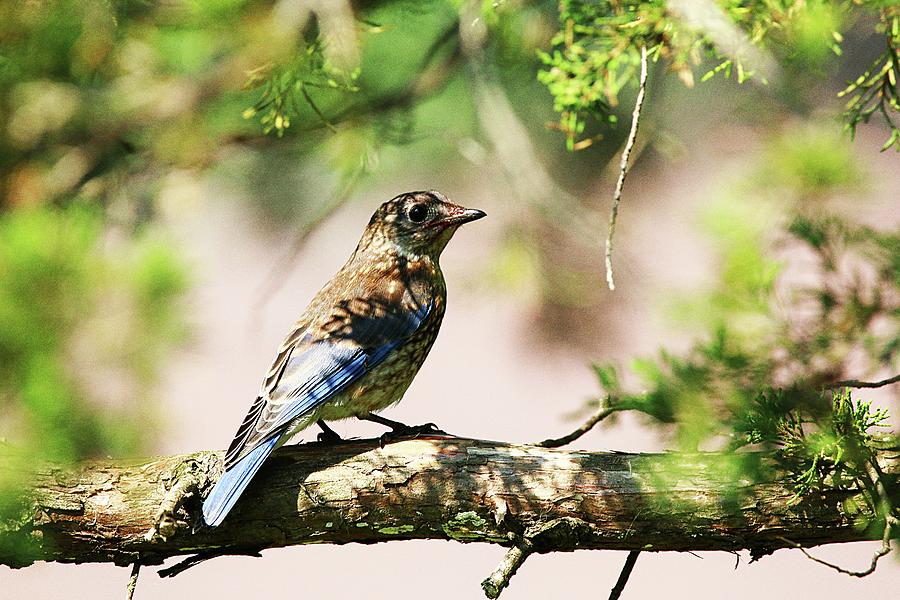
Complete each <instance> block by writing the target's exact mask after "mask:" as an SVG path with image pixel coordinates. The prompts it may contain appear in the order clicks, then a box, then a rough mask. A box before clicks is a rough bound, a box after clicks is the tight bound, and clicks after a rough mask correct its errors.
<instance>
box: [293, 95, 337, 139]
mask: <svg viewBox="0 0 900 600" xmlns="http://www.w3.org/2000/svg"><path fill="white" fill-rule="evenodd" d="M300 93H301V94H303V99H304V100H306V103H307V104H309V107H310V108H311V109H313V112H314V113H316V116H317V117H319V119H320V120H321V121H322V123H323V124H324V125H325V127H327V128H328V129H329V130H330V131H331V133H337V127H335V126H334V124H332V122H331V121H329V120H328V117H326V116H325V113H323V112H322V110H321V109H320V108H319V107H318V106H317V105H316V103H315V102H314V101H313V99H312V96H310V95H309V92H307V91H306V86H305V85H301V86H300Z"/></svg>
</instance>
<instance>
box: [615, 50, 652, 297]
mask: <svg viewBox="0 0 900 600" xmlns="http://www.w3.org/2000/svg"><path fill="white" fill-rule="evenodd" d="M646 89H647V47H646V46H641V79H640V83H639V84H638V93H637V98H635V100H634V111H633V112H632V113H631V131H630V132H629V133H628V141H626V142H625V149H624V150H623V151H622V160H621V162H620V163H619V180H618V181H617V182H616V191H615V192H614V193H613V205H612V212H611V213H610V215H609V233H608V234H607V236H606V283H607V284H608V285H609V289H610V290H614V289H616V284H615V283H614V281H613V268H612V251H613V236H614V235H615V233H616V219H617V218H618V216H619V202H621V200H622V188H623V186H624V185H625V176H626V175H627V174H628V158H629V157H630V156H631V150H632V148H634V141H635V139H636V138H637V132H638V125H639V123H640V120H641V108H642V107H643V105H644V91H645V90H646Z"/></svg>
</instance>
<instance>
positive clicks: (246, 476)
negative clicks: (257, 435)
mask: <svg viewBox="0 0 900 600" xmlns="http://www.w3.org/2000/svg"><path fill="white" fill-rule="evenodd" d="M279 437H280V436H277V435H276V436H273V437H272V438H270V439H268V440H266V441H265V442H263V443H262V444H260V445H259V446H257V447H256V448H254V449H253V450H252V451H251V452H250V453H249V454H248V455H247V456H245V457H244V458H242V459H241V460H239V461H238V462H236V463H235V464H234V465H232V467H231V468H230V469H228V470H227V471H225V473H223V474H222V477H220V478H219V481H218V482H216V485H215V487H213V489H212V491H211V492H210V493H209V496H207V497H206V500H204V501H203V520H204V521H205V522H206V524H207V525H209V526H210V527H215V526H216V525H218V524H219V523H221V522H222V519H224V518H225V515H227V514H228V512H229V511H230V510H231V507H233V506H234V503H235V502H237V500H238V498H240V497H241V494H243V493H244V490H245V489H246V488H247V485H248V484H249V483H250V480H251V479H253V476H254V475H256V472H257V471H259V468H260V467H261V466H262V464H263V461H265V460H266V457H268V456H269V454H271V453H272V450H274V449H275V446H276V445H278V439H279Z"/></svg>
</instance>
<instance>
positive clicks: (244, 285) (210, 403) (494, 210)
mask: <svg viewBox="0 0 900 600" xmlns="http://www.w3.org/2000/svg"><path fill="white" fill-rule="evenodd" d="M883 137H884V132H883V131H880V130H875V131H872V130H863V132H862V135H861V137H860V139H859V140H858V141H857V142H856V143H855V145H854V146H853V149H854V152H855V153H856V154H858V155H859V157H860V160H861V161H862V162H864V163H866V164H868V165H869V166H868V169H869V171H870V172H871V173H873V174H875V175H876V176H873V177H872V183H871V186H870V187H867V188H866V190H865V191H864V192H863V193H862V194H861V195H860V196H859V197H857V198H853V199H848V200H851V201H852V202H853V203H855V205H856V206H857V207H858V208H857V210H856V211H855V212H857V213H858V214H860V215H862V216H863V217H864V218H865V219H866V220H869V221H873V222H874V223H876V224H880V225H881V226H884V225H885V224H886V223H891V222H893V223H894V224H896V223H897V209H898V200H897V199H898V198H900V168H898V159H897V155H896V154H895V153H892V152H891V153H886V154H879V153H878V152H877V149H878V146H879V143H880V141H881V140H882V138H883ZM759 147H760V145H759V142H758V141H757V140H755V139H754V138H753V136H752V135H751V134H750V133H749V132H747V131H743V130H729V129H727V128H725V129H722V130H719V131H717V132H715V133H713V134H711V135H709V137H708V138H707V139H704V140H702V141H701V142H697V143H695V144H694V145H693V146H692V147H690V148H687V149H686V150H687V151H686V152H683V153H682V154H681V155H680V157H676V158H674V159H672V160H667V161H662V160H659V159H657V160H655V161H654V162H653V164H652V165H650V166H649V168H648V165H646V164H645V163H644V162H639V163H638V165H637V167H636V169H635V171H634V172H633V175H632V177H631V179H630V181H629V183H628V186H627V190H626V200H625V204H624V206H623V209H622V213H621V221H620V225H619V232H618V240H617V243H618V254H617V264H618V272H617V276H618V283H619V286H620V289H619V290H617V291H616V292H615V293H613V294H609V292H605V293H604V308H603V315H604V318H605V321H604V322H606V323H613V324H615V327H614V330H615V332H616V333H615V335H612V336H605V337H604V335H603V333H602V331H603V327H605V325H603V322H601V323H600V325H601V328H600V331H601V333H600V334H598V340H597V343H596V346H595V347H594V348H593V349H592V350H591V351H590V352H586V351H585V350H584V349H583V348H569V349H567V348H564V347H561V346H559V345H556V346H553V347H548V346H547V344H546V343H545V342H544V341H543V338H542V337H541V335H539V332H538V331H536V330H535V326H534V322H535V321H534V310H535V306H534V303H533V299H532V298H530V297H528V295H527V294H526V295H522V294H510V293H504V290H502V289H497V288H496V286H492V285H489V283H490V282H487V281H485V280H484V278H485V277H487V275H486V273H487V272H488V266H489V261H490V257H491V255H492V251H493V250H494V249H495V247H496V244H497V241H498V236H499V234H500V232H501V230H502V228H503V224H504V223H505V222H508V221H509V220H510V218H511V217H512V216H513V215H514V214H515V213H516V211H521V210H523V208H522V205H521V204H519V203H517V202H516V201H515V200H514V199H511V198H509V197H506V196H505V189H506V184H505V183H504V182H503V181H501V180H499V179H496V178H495V174H496V172H495V171H493V170H491V169H490V168H489V166H488V165H481V166H479V165H473V166H472V169H471V172H470V173H468V174H467V177H466V180H465V181H460V180H457V179H453V178H448V177H447V176H446V175H445V174H442V173H440V172H432V173H428V172H425V173H422V175H421V177H418V178H412V177H406V178H404V179H398V180H395V181H390V182H385V183H383V184H381V185H380V186H379V188H378V189H370V190H367V191H365V192H362V193H359V194H357V195H356V199H355V201H354V202H353V203H352V204H350V205H348V206H347V207H345V208H344V209H342V210H341V211H339V213H338V214H336V215H335V216H334V218H332V219H331V220H329V221H327V222H326V223H325V225H324V226H323V227H322V228H321V229H320V230H319V231H317V232H316V234H315V235H314V236H313V237H312V239H311V240H310V242H309V244H308V246H307V247H306V248H305V250H304V251H303V253H302V255H301V256H300V257H299V258H298V260H297V261H296V264H295V267H294V269H293V271H292V273H291V275H290V277H289V279H288V280H287V282H286V283H285V285H284V287H283V289H281V291H280V292H278V293H277V294H276V295H275V296H274V297H273V298H272V299H271V301H270V302H269V303H268V304H267V305H266V306H265V307H264V308H263V310H262V311H261V312H259V313H255V312H254V311H253V305H254V301H255V299H256V294H257V292H258V289H259V286H260V284H261V283H262V281H263V280H264V278H265V276H266V274H267V273H268V271H269V269H271V268H272V265H273V264H274V263H275V262H276V261H277V259H278V258H279V257H280V256H281V255H282V254H283V253H284V252H285V251H286V250H287V248H288V247H289V246H290V244H291V241H292V240H291V236H290V235H289V234H285V235H283V236H281V237H278V236H273V235H272V234H271V233H269V231H270V230H269V229H268V228H265V227H262V226H260V225H259V224H258V222H257V221H256V220H255V219H256V217H254V216H252V215H251V213H250V211H249V210H248V208H247V204H246V203H245V202H243V201H242V200H241V199H240V198H236V197H233V195H232V194H231V193H230V192H229V191H227V190H226V189H225V188H224V187H223V186H222V185H221V184H220V183H217V182H216V181H215V180H209V179H201V178H199V177H197V176H195V175H194V174H191V173H179V174H175V175H174V176H172V177H170V178H169V180H168V181H167V183H166V191H165V192H164V199H165V198H167V196H166V194H169V197H168V198H169V200H171V202H165V201H164V203H163V204H164V207H168V208H166V209H165V214H164V220H165V221H166V223H167V224H168V228H169V230H170V233H171V235H172V236H173V238H174V239H175V240H176V242H177V244H178V245H179V246H180V248H181V250H183V252H184V253H185V255H186V256H187V257H188V260H189V261H190V263H191V265H192V266H193V268H194V271H195V278H196V281H195V283H196V288H195V291H194V293H193V296H192V299H191V319H192V322H193V326H194V332H195V334H194V341H193V343H192V344H191V345H190V347H189V348H188V349H187V350H185V351H183V352H180V353H179V354H178V355H175V356H172V357H171V363H170V364H169V365H168V366H167V368H166V369H165V381H164V382H163V385H162V389H161V391H160V397H161V398H162V401H163V402H164V417H163V422H164V429H165V434H164V435H163V437H162V442H161V444H160V446H159V448H158V451H159V452H160V453H180V452H191V451H195V450H201V449H210V448H223V447H224V446H225V445H227V443H228V442H229V441H230V439H231V435H232V433H233V431H234V429H235V428H236V426H237V424H238V423H239V421H240V419H241V418H242V417H243V415H244V411H245V410H246V407H247V405H248V403H249V402H250V400H251V399H252V398H253V396H254V394H255V392H256V388H257V385H258V383H259V380H260V377H261V375H262V373H263V372H264V371H265V369H266V367H267V366H268V363H269V361H270V359H271V358H272V354H273V351H274V349H275V347H276V346H277V344H278V343H279V341H280V340H281V336H282V335H283V334H284V332H285V331H286V330H287V328H288V327H289V326H290V324H291V323H292V321H293V319H294V318H295V316H296V315H297V314H298V313H299V311H300V310H302V308H303V307H304V306H305V304H306V302H307V301H308V300H309V298H310V297H311V295H312V294H313V293H314V292H315V291H316V290H317V289H318V287H319V286H320V285H321V284H322V283H323V282H324V281H325V280H326V279H327V278H328V277H330V276H331V274H332V273H333V272H334V271H335V270H336V269H337V268H338V267H339V266H340V265H341V264H342V262H343V261H344V260H345V259H346V257H347V256H348V255H349V253H350V251H351V250H352V249H353V246H354V245H355V243H356V240H357V238H358V235H359V232H360V231H361V229H362V227H363V225H364V224H365V222H366V221H367V219H368V216H369V215H370V213H371V211H372V210H373V209H374V208H375V207H376V206H377V204H378V203H379V202H380V201H381V200H383V199H385V198H387V197H389V196H390V195H393V194H395V193H398V192H401V191H407V190H411V189H422V188H432V187H433V188H437V189H440V190H442V191H443V192H445V193H446V194H448V195H449V196H450V197H451V198H453V199H455V200H456V201H457V202H459V203H461V204H464V205H467V206H473V207H478V208H482V209H484V210H486V211H487V213H488V215H489V218H488V219H485V220H483V221H480V222H478V223H474V224H472V225H469V226H467V227H465V228H463V229H462V230H461V231H460V232H459V233H458V234H457V236H456V238H455V239H454V240H453V241H452V242H451V244H450V246H449V247H448V249H447V251H446V252H445V255H444V260H443V265H444V269H445V273H446V276H447V282H448V287H449V292H450V293H449V306H448V311H447V316H446V319H445V322H444V325H443V328H442V331H441V335H440V336H439V338H438V341H437V343H436V344H435V347H434V349H433V351H432V353H431V355H430V357H429V358H428V360H427V362H426V363H425V366H424V367H423V369H422V371H421V372H420V374H419V376H418V377H417V379H416V380H415V382H414V383H413V385H412V387H411V388H410V390H409V392H408V393H407V395H406V398H405V400H404V401H403V402H402V403H401V404H400V405H399V406H397V407H396V408H394V409H392V410H390V411H388V412H387V413H385V415H386V416H388V417H390V418H393V419H398V420H401V421H404V422H408V423H421V422H427V421H434V422H436V423H438V424H439V425H440V426H441V427H443V428H444V429H446V430H448V431H451V432H454V433H458V434H463V435H467V436H472V437H480V438H487V439H496V440H507V441H512V442H527V441H533V440H539V439H543V438H544V437H547V436H548V435H554V434H561V433H563V432H566V431H567V430H569V429H570V428H571V427H572V426H573V423H571V422H565V421H564V420H563V419H562V415H563V414H564V413H567V412H569V411H572V410H574V409H576V408H578V407H579V406H581V405H582V403H583V401H584V400H585V399H586V398H588V397H591V396H593V395H594V394H596V393H597V387H596V384H595V379H594V377H593V376H592V374H591V372H590V370H589V369H588V363H589V361H591V360H606V359H617V360H620V361H621V362H623V363H627V361H628V359H629V358H630V357H633V356H637V355H642V354H650V353H653V352H655V351H656V350H657V349H658V348H659V347H660V346H663V345H665V346H667V347H675V348H679V347H681V348H683V347H684V346H685V344H686V343H687V341H688V340H689V338H690V337H691V336H690V335H687V334H686V333H685V332H684V331H681V330H678V331H677V332H676V330H675V329H673V328H671V327H669V326H668V325H666V322H665V321H664V319H663V318H662V317H660V316H659V310H658V309H659V308H660V307H661V302H660V299H662V298H665V297H666V296H667V295H668V294H670V293H671V291H672V290H673V289H674V290H690V289H692V288H693V287H694V286H696V285H698V284H701V283H703V282H706V281H709V280H711V278H712V269H713V268H714V266H713V261H712V256H711V254H710V248H709V246H708V244H707V241H706V240H705V238H704V237H703V236H702V235H701V234H700V233H698V221H699V209H700V208H701V206H702V204H704V203H705V202H707V201H708V200H709V199H710V198H711V197H712V196H713V195H714V194H715V193H716V190H718V189H722V186H724V185H728V182H729V181H732V180H734V179H735V178H737V177H739V176H740V174H741V172H742V171H743V170H744V169H746V168H747V167H746V166H747V165H748V164H749V163H750V162H752V161H753V160H754V158H755V157H756V153H757V152H758V150H759ZM607 179H608V178H607ZM611 187H612V185H611V181H609V180H607V181H606V183H605V184H604V185H603V186H602V187H600V188H598V189H597V190H596V191H595V193H594V194H593V204H594V206H595V207H597V209H598V213H597V214H598V215H601V216H599V217H597V222H596V223H591V225H592V226H595V227H596V231H597V240H596V248H597V251H596V264H597V269H596V285H597V286H602V285H604V284H603V273H602V256H601V252H600V247H601V241H602V238H603V236H605V231H606V230H605V223H604V220H605V218H606V211H607V210H608V202H609V197H610V195H611ZM592 314H593V313H592ZM591 318H593V317H591ZM589 326H590V327H592V328H593V327H596V324H591V323H587V322H581V323H579V322H573V323H571V327H572V328H579V327H589ZM893 409H894V410H895V411H897V410H898V406H897V403H896V402H893ZM336 429H337V430H338V431H339V432H340V433H342V434H345V435H367V434H371V433H375V432H378V431H380V429H378V428H376V427H369V426H367V425H363V424H361V423H357V422H346V423H339V424H337V426H336ZM574 447H580V448H590V449H617V450H632V451H650V450H660V449H664V448H663V447H662V446H661V444H660V442H659V441H658V440H657V438H656V436H655V435H654V434H653V433H652V432H651V431H650V430H649V429H648V428H645V427H643V426H642V424H641V422H640V420H639V419H637V418H636V417H632V416H625V417H623V418H621V419H620V420H619V421H618V422H617V423H616V424H614V425H607V426H605V427H603V428H602V429H601V430H599V431H594V432H592V433H591V434H589V435H587V436H586V437H585V438H583V439H582V440H579V441H578V442H577V443H576V444H575V445H574ZM876 547H877V544H873V543H860V544H845V545H838V546H831V547H825V548H820V549H816V550H815V551H814V552H815V553H816V554H817V555H818V556H820V557H823V558H826V559H830V560H834V561H837V562H839V563H841V564H842V565H844V566H846V567H848V568H863V567H864V566H866V565H868V561H869V557H870V555H871V553H872V551H873V550H874V549H875V548H876ZM503 552H504V550H503V549H502V548H499V547H494V546H488V545H475V544H472V545H463V544H459V543H455V542H438V541H435V542H394V543H389V544H380V545H375V546H359V545H348V546H342V547H339V546H328V545H322V546H307V547H294V548H287V549H279V550H269V551H266V552H264V553H263V557H262V558H261V559H260V558H221V559H216V560H214V561H210V562H207V563H205V564H202V565H200V566H197V567H195V568H193V569H190V570H189V571H187V572H185V573H184V574H182V575H180V576H178V577H176V578H175V579H166V580H161V579H159V578H158V577H157V576H156V575H155V573H154V569H153V568H146V569H145V570H144V572H143V573H142V575H141V579H140V583H139V585H138V589H137V593H136V595H135V598H137V599H138V600H150V599H154V598H156V599H164V600H170V599H173V598H200V597H202V598H217V599H222V600H225V599H227V598H263V597H275V596H278V597H296V598H348V597H367V598H394V599H402V598H419V597H427V598H433V599H435V600H439V599H444V598H480V597H483V596H482V593H481V589H480V587H479V582H480V581H481V580H482V579H483V578H484V577H486V576H487V575H488V574H489V573H490V572H491V571H492V570H493V569H494V567H495V566H496V564H497V561H498V560H499V559H500V557H501V556H502V554H503ZM624 558H625V554H624V553H621V552H589V551H581V552H576V553H571V554H555V555H549V556H534V557H532V558H530V559H529V560H528V561H527V563H526V564H525V565H524V566H523V568H522V569H521V570H520V572H519V573H518V575H516V577H515V578H514V579H513V581H512V585H511V587H510V588H508V589H507V590H505V591H504V593H503V596H502V597H503V598H504V599H505V600H516V599H519V600H521V599H538V598H540V599H543V598H569V597H573V598H581V597H584V598H605V597H606V596H607V594H608V592H609V588H610V587H611V586H612V585H613V584H614V582H615V580H616V577H617V576H618V573H619V569H620V567H621V564H622V562H623V560H624ZM171 562H173V561H170V563H169V564H171ZM127 579H128V570H127V569H124V568H117V567H113V566H107V565H81V566H75V565H59V564H38V565H35V566H32V567H29V568H26V569H22V570H18V571H12V570H9V569H7V568H5V567H0V598H2V599H3V600H7V599H20V598H21V599H23V600H25V599H27V600H39V599H63V598H65V599H69V598H92V599H102V598H122V597H124V592H125V584H126V582H127ZM898 589H900V567H898V563H897V560H896V558H895V557H894V556H890V557H888V558H886V559H884V560H883V562H882V564H881V566H879V568H878V571H877V572H876V573H875V574H874V575H872V576H871V577H869V578H866V579H863V580H858V579H853V578H849V577H847V576H845V575H840V574H837V573H834V572H832V571H830V570H828V569H826V568H824V567H822V566H819V565H816V564H814V563H812V562H810V561H809V560H807V559H805V558H804V557H803V556H802V555H800V553H799V552H795V551H779V552H776V553H775V555H774V556H769V557H766V558H764V559H763V560H761V561H760V562H758V563H755V564H752V565H750V564H748V558H747V556H746V553H744V554H742V557H741V561H740V564H739V566H738V568H737V569H735V557H734V556H732V555H729V554H725V553H700V554H699V555H698V556H692V555H690V554H649V553H645V554H643V555H641V557H640V558H639V560H638V563H637V567H636V569H635V571H634V574H633V576H632V579H631V581H630V583H629V585H628V587H627V589H626V590H625V593H624V595H623V598H625V599H630V600H636V599H640V598H658V597H665V598H684V599H691V600H699V599H716V600H718V599H722V598H729V599H735V600H737V599H748V600H750V599H752V600H758V599H759V598H790V599H791V600H802V599H803V598H816V599H821V600H825V599H835V600H837V599H840V600H845V599H847V598H857V597H870V598H896V597H898V594H900V592H898Z"/></svg>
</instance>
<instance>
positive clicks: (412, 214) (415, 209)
mask: <svg viewBox="0 0 900 600" xmlns="http://www.w3.org/2000/svg"><path fill="white" fill-rule="evenodd" d="M406 216H407V217H409V220H410V221H412V222H413V223H422V222H423V221H424V220H425V218H426V217H427V216H428V209H427V208H426V207H425V205H424V204H413V205H412V206H411V207H409V211H408V212H407V213H406Z"/></svg>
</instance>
